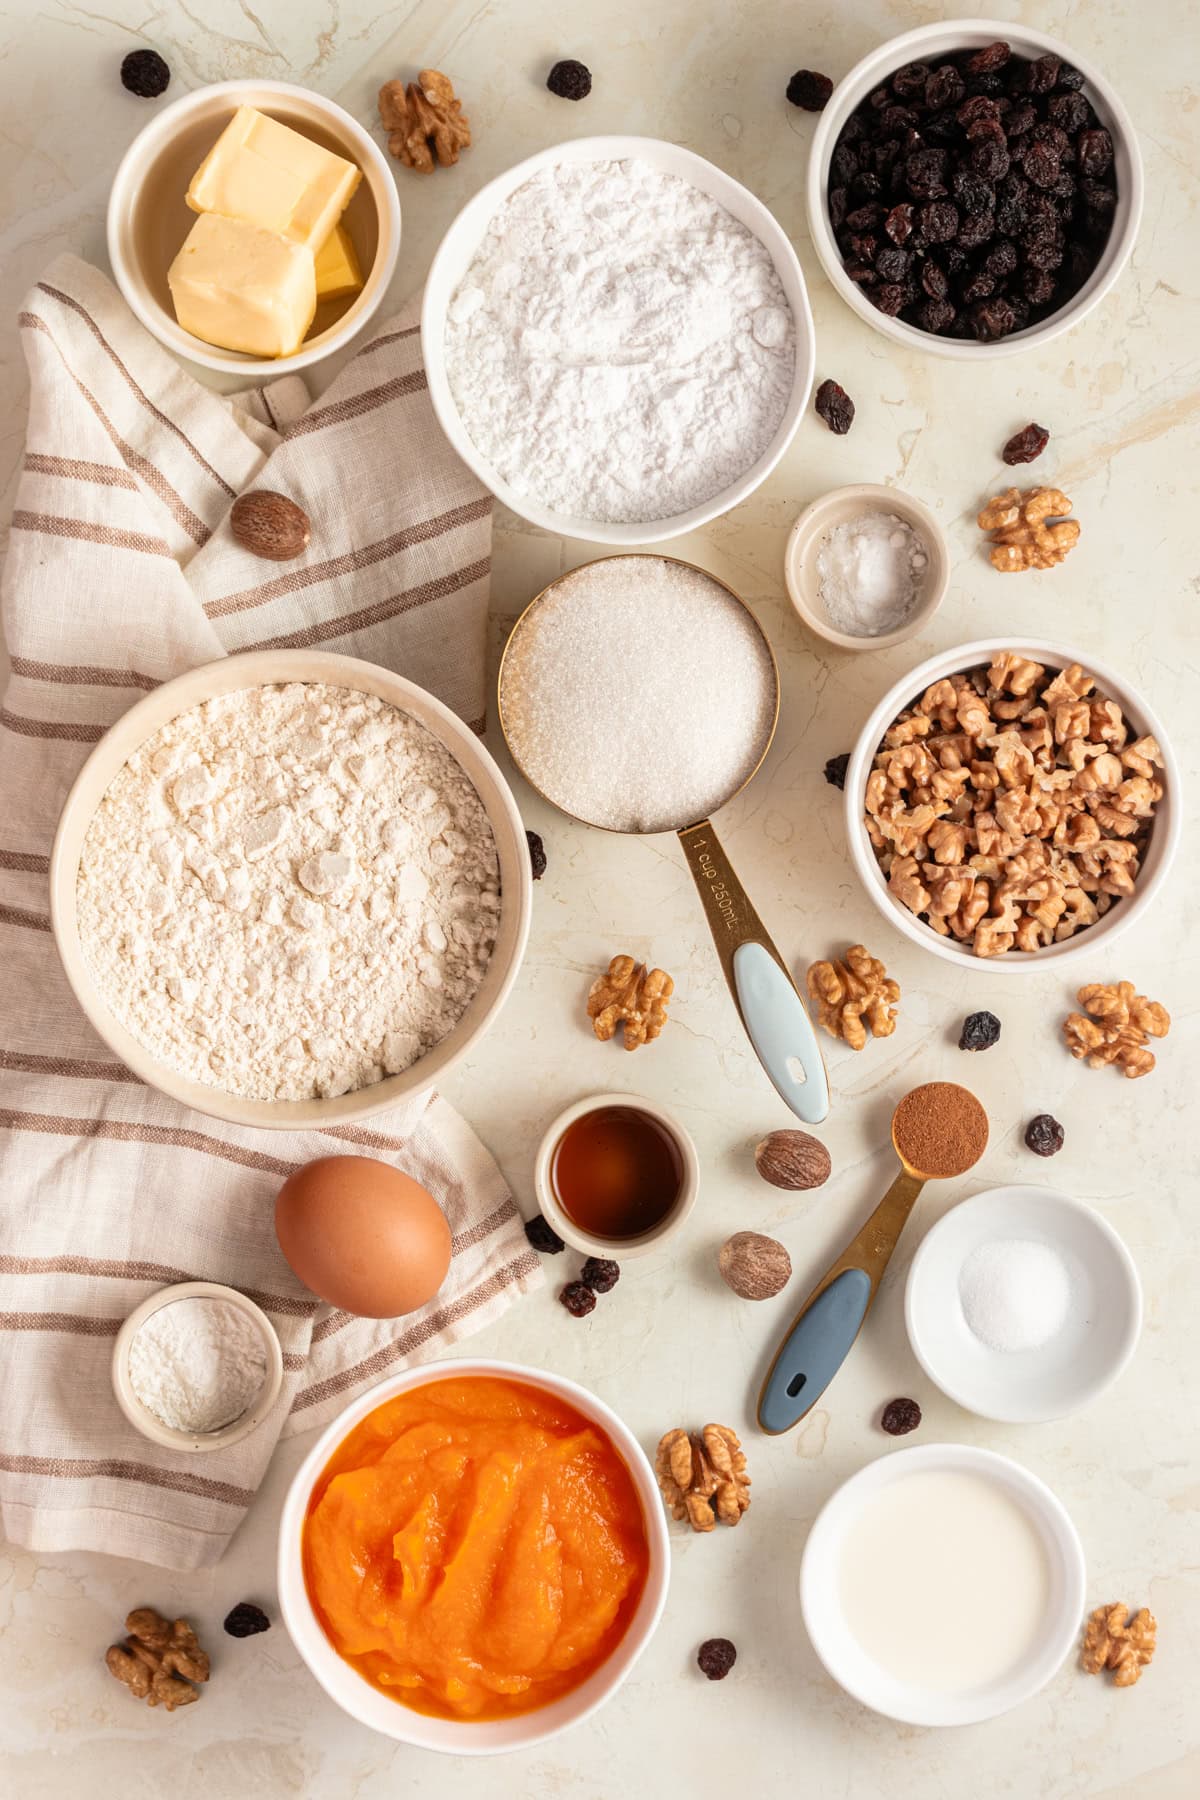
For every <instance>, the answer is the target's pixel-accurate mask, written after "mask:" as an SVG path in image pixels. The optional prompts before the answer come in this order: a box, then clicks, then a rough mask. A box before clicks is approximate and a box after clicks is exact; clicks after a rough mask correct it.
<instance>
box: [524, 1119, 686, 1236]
mask: <svg viewBox="0 0 1200 1800" xmlns="http://www.w3.org/2000/svg"><path fill="white" fill-rule="evenodd" d="M610 1106H623V1107H626V1108H627V1109H628V1110H629V1111H630V1112H637V1113H645V1115H646V1117H647V1118H648V1119H653V1120H654V1122H655V1123H656V1124H657V1125H660V1126H661V1127H662V1129H663V1130H664V1131H665V1132H666V1133H667V1135H668V1137H669V1138H670V1139H671V1141H672V1143H673V1144H674V1145H675V1148H676V1149H677V1150H678V1152H679V1163H680V1182H679V1193H678V1195H677V1197H676V1200H675V1204H674V1205H673V1206H672V1208H671V1210H670V1212H668V1213H667V1214H666V1215H665V1217H664V1218H662V1219H660V1220H659V1222H658V1224H657V1225H655V1226H654V1227H653V1229H652V1230H650V1231H644V1232H643V1233H642V1235H641V1236H640V1237H631V1238H605V1237H596V1236H594V1235H593V1233H592V1232H590V1231H585V1230H584V1229H583V1227H582V1226H581V1225H577V1224H576V1223H575V1221H574V1219H573V1218H572V1217H571V1215H570V1213H569V1212H567V1211H566V1210H565V1209H564V1207H563V1206H562V1205H561V1204H560V1202H559V1198H558V1195H557V1194H556V1193H555V1191H554V1179H553V1172H552V1171H553V1165H554V1152H555V1151H556V1150H557V1149H558V1146H559V1144H560V1143H561V1142H562V1139H563V1137H564V1136H565V1134H566V1132H567V1131H568V1130H569V1129H570V1127H571V1126H572V1125H574V1124H575V1122H576V1120H578V1119H582V1118H586V1116H587V1114H588V1113H594V1112H601V1111H603V1110H604V1108H606V1107H610ZM533 1191H534V1193H535V1194H536V1196H537V1203H538V1205H539V1206H540V1207H541V1209H542V1216H543V1217H544V1218H545V1219H546V1220H548V1222H549V1223H550V1224H551V1225H553V1227H554V1229H555V1231H557V1233H558V1235H559V1237H560V1238H562V1240H563V1242H564V1243H566V1244H570V1245H571V1248H572V1249H573V1250H579V1251H582V1253H583V1255H584V1256H611V1255H612V1254H613V1253H614V1252H616V1253H617V1254H619V1256H620V1258H621V1261H622V1262H627V1261H628V1259H629V1258H630V1257H631V1256H644V1255H645V1254H646V1252H647V1251H648V1250H657V1249H658V1248H659V1246H660V1245H661V1244H662V1243H663V1241H664V1240H665V1239H666V1238H670V1237H674V1236H675V1234H676V1232H678V1231H680V1230H681V1229H682V1227H683V1225H684V1224H685V1223H686V1221H687V1219H688V1217H689V1215H690V1213H691V1211H692V1208H693V1207H694V1206H695V1204H696V1196H697V1195H698V1194H699V1192H700V1158H699V1156H698V1155H697V1153H696V1146H695V1144H694V1143H693V1142H692V1139H691V1136H690V1134H689V1133H688V1132H687V1131H686V1130H685V1128H684V1126H683V1124H682V1122H681V1121H680V1120H679V1119H678V1118H677V1117H676V1116H675V1114H674V1113H673V1112H668V1111H667V1108H666V1107H665V1106H660V1105H659V1104H658V1102H657V1100H647V1099H646V1097H645V1095H644V1094H591V1095H589V1096H588V1098H587V1099H586V1100H577V1101H576V1102H575V1104H574V1106H568V1107H567V1108H566V1110H565V1111H563V1112H560V1113H559V1115H558V1117H557V1118H556V1119H555V1120H554V1122H553V1123H552V1124H551V1125H549V1126H547V1128H546V1132H545V1135H544V1136H543V1138H542V1141H541V1144H540V1146H539V1148H538V1153H537V1157H536V1159H535V1161H534V1165H533Z"/></svg>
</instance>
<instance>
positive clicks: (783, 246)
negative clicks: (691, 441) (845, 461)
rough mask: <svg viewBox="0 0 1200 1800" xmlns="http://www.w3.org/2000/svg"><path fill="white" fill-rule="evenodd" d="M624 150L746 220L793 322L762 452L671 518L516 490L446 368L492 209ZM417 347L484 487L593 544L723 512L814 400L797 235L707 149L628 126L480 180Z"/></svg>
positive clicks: (761, 471) (645, 537) (687, 526)
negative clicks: (782, 398) (788, 364)
mask: <svg viewBox="0 0 1200 1800" xmlns="http://www.w3.org/2000/svg"><path fill="white" fill-rule="evenodd" d="M623 157H636V158H637V159H638V160H639V161H640V162H644V163H649V164H650V166H651V167H652V168H655V169H658V170H661V171H662V172H663V173H664V174H668V175H679V176H681V177H682V178H683V179H684V180H685V181H690V182H691V184H692V186H693V187H696V188H699V189H700V191H701V193H704V194H708V195H710V196H711V197H712V198H713V199H714V200H717V201H719V202H720V204H721V205H722V206H723V207H725V209H726V211H728V212H730V213H732V214H733V216H734V218H735V219H738V220H740V221H741V223H742V224H743V225H745V226H746V227H747V229H748V230H749V231H752V232H753V233H754V235H755V237H757V238H758V239H759V241H760V242H761V243H762V244H764V245H765V247H766V249H767V251H768V252H769V254H770V257H771V260H772V262H773V263H774V264H775V271H776V274H777V275H778V276H779V279H780V281H781V283H782V284H783V289H784V292H785V293H786V295H787V298H788V302H789V304H790V306H791V309H792V315H793V317H794V319H795V322H796V368H795V374H794V377H793V380H792V394H791V399H790V400H789V401H788V406H787V411H786V412H785V413H784V416H783V419H782V421H781V422H780V426H779V429H778V431H777V432H776V433H775V436H774V437H773V438H772V440H771V442H770V444H769V445H768V446H767V448H766V450H765V451H764V452H763V454H762V455H761V456H760V457H759V458H758V461H757V462H755V463H752V464H751V465H750V467H749V468H748V469H746V470H745V472H744V473H743V474H742V475H740V476H739V477H738V479H737V480H736V481H734V482H732V483H731V484H730V485H729V486H728V487H726V488H722V489H721V491H720V492H719V493H717V494H714V495H713V496H712V498H711V499H710V500H705V501H704V502H703V504H702V505H700V506H693V507H691V508H690V509H689V511H687V512H684V513H676V514H675V516H674V517H673V518H669V519H658V520H649V521H642V522H638V521H634V522H633V523H629V524H612V523H607V522H605V521H603V520H598V519H586V518H574V517H572V516H571V515H570V514H567V513H558V512H553V511H551V509H550V508H549V507H546V506H542V505H541V504H540V503H539V502H538V501H537V500H536V499H534V498H532V497H531V496H529V495H527V494H518V493H517V492H516V491H515V489H514V488H513V487H512V486H511V485H510V483H509V482H507V481H505V480H504V479H503V478H502V477H501V476H500V475H498V474H497V473H496V471H495V470H494V469H493V468H492V466H491V464H490V463H489V462H488V461H487V459H486V458H485V457H484V456H483V455H481V453H480V452H479V451H478V450H477V449H476V447H475V445H474V443H473V442H472V440H471V438H470V436H469V435H468V433H467V430H466V427H465V426H464V424H463V421H462V419H461V417H460V415H459V411H458V407H457V405H456V404H455V401H454V396H453V394H452V393H451V391H450V383H449V381H448V379H447V377H446V363H445V351H444V338H445V325H446V314H447V310H448V308H449V305H450V300H451V298H452V297H453V294H454V291H455V289H456V288H457V287H458V284H459V282H460V281H461V280H462V278H463V276H464V275H465V274H466V272H467V268H468V266H469V264H470V262H471V259H472V257H473V256H474V254H475V252H476V250H477V249H478V248H479V245H480V243H481V242H482V240H483V237H484V235H485V233H486V231H487V228H488V226H489V224H490V223H491V220H492V218H493V216H494V214H495V213H496V212H497V211H498V209H499V208H500V206H501V205H502V204H503V203H504V201H505V200H507V198H508V196H509V195H510V194H511V193H513V192H514V190H515V189H517V188H519V187H520V186H522V184H523V183H524V182H526V181H528V180H529V179H530V177H531V176H533V175H536V174H537V173H538V171H539V170H541V169H544V168H547V167H550V166H552V165H556V164H561V163H593V162H612V161H617V160H620V159H621V158H623ZM421 348H422V353H423V356H424V360H425V373H426V375H427V377H428V380H429V397H430V399H431V400H432V402H433V410H434V412H435V413H436V414H437V417H438V421H439V423H440V425H441V427H442V430H443V431H444V432H445V434H446V436H447V437H448V438H449V440H450V442H451V444H452V445H453V446H454V449H455V450H456V451H457V453H458V455H459V456H461V458H462V460H463V461H464V462H465V463H466V465H467V467H468V468H469V469H471V470H473V471H474V473H475V474H476V475H477V476H478V477H479V480H480V481H482V482H483V484H484V486H485V487H488V488H490V489H491V491H492V493H493V494H495V496H496V498H497V499H498V500H502V501H503V502H504V504H505V506H507V507H509V508H510V510H511V511H512V512H515V513H516V514H518V516H519V517H521V518H523V519H528V521H529V522H530V524H532V525H539V526H541V528H542V530H543V531H548V532H551V533H552V534H553V535H554V536H555V537H570V538H586V539H588V540H589V541H590V542H592V543H596V544H612V545H618V546H626V547H628V546H630V545H640V544H660V543H663V542H665V540H666V539H668V538H673V537H681V536H682V535H683V533H684V532H686V531H694V530H695V529H696V528H697V526H699V525H704V524H706V523H707V522H708V520H709V519H715V518H718V517H719V516H720V515H721V514H722V513H727V512H728V511H729V510H730V509H731V508H732V507H734V506H737V505H738V503H739V502H740V501H742V500H744V499H745V498H746V496H747V495H748V494H752V493H753V492H754V490H755V488H756V487H758V485H759V483H760V482H762V481H765V480H766V478H767V476H768V475H769V474H770V473H771V470H772V469H773V468H774V467H775V465H776V463H777V462H778V461H779V459H780V457H781V456H782V455H783V453H784V451H785V450H786V449H787V447H788V445H789V444H790V443H791V441H792V438H793V436H794V435H795V432H796V427H797V426H798V425H799V423H800V420H801V418H802V416H803V413H804V408H805V406H806V405H807V404H808V396H809V390H810V389H811V387H812V378H813V366H814V362H813V358H814V345H813V326H812V313H811V311H810V309H809V304H808V293H807V290H806V288H805V286H804V276H803V275H802V274H801V272H800V264H799V261H798V260H797V257H796V252H795V251H794V250H793V248H792V244H791V240H790V239H789V238H788V236H787V233H786V232H785V231H784V230H783V228H782V226H780V225H779V224H778V222H777V221H776V219H775V218H774V216H773V214H772V213H770V212H769V211H768V210H767V208H766V207H765V206H764V205H763V203H762V201H761V200H758V199H756V198H755V196H754V195H753V194H752V193H751V192H750V190H749V189H748V188H744V187H743V186H742V185H741V183H740V182H738V181H734V179H733V177H732V176H731V175H726V174H725V172H724V171H723V170H722V169H718V168H717V167H716V165H715V164H713V163H710V162H706V161H705V159H704V157H702V156H697V155H695V154H694V152H693V151H691V150H684V149H683V148H682V147H681V146H680V145H678V144H669V143H667V142H665V141H664V140H662V139H660V138H644V137H625V136H613V137H590V138H577V139H576V140H575V141H574V142H572V143H566V144H557V145H555V146H554V147H553V148H552V149H549V150H541V151H539V152H538V154H537V155H536V156H530V157H527V158H526V159H525V161H524V162H519V163H517V164H516V166H515V167H514V168H511V169H508V170H506V172H505V173H504V174H503V175H498V176H497V177H496V179H495V180H494V181H490V182H489V183H488V185H487V186H486V187H484V188H481V189H480V191H479V192H478V193H477V194H476V195H475V197H474V199H472V200H469V201H468V202H467V204H466V206H464V207H463V209H462V211H461V212H460V213H459V215H458V217H457V218H456V219H455V220H454V222H453V224H452V225H451V226H450V229H449V230H448V231H447V233H446V235H445V237H444V238H443V239H442V242H441V244H440V246H439V248H438V251H437V254H436V255H435V257H434V259H433V263H432V266H431V267H430V270H429V279H428V281H427V282H426V283H425V299H424V302H423V305H422V308H421Z"/></svg>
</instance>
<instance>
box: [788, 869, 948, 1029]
mask: <svg viewBox="0 0 1200 1800" xmlns="http://www.w3.org/2000/svg"><path fill="white" fill-rule="evenodd" d="M926 898H927V899H928V896H926ZM808 992H809V998H810V999H812V1000H815V1001H816V1003H817V1008H818V1012H817V1016H818V1018H819V1019H820V1021H821V1024H822V1025H823V1026H824V1027H825V1029H826V1031H827V1032H828V1033H829V1034H830V1036H831V1037H837V1038H842V1039H844V1041H845V1042H846V1043H847V1044H849V1046H850V1048H851V1049H852V1050H861V1049H862V1047H863V1045H864V1044H865V1043H866V1041H867V1031H868V1029H869V1030H870V1032H871V1035H872V1036H873V1037H877V1038H883V1037H891V1035H892V1033H893V1031H895V1029H896V1009H897V1007H898V1005H899V1003H900V983H899V982H898V981H893V980H892V978H891V977H890V976H889V974H888V972H887V970H886V969H885V968H884V966H883V964H882V963H881V962H880V960H879V958H878V957H877V956H868V955H867V952H866V949H865V947H864V946H863V945H862V944H851V946H850V948H849V949H848V950H847V952H846V954H845V956H844V957H843V958H842V959H841V961H840V962H836V961H835V962H816V963H814V964H813V965H812V968H811V969H810V970H809V971H808Z"/></svg>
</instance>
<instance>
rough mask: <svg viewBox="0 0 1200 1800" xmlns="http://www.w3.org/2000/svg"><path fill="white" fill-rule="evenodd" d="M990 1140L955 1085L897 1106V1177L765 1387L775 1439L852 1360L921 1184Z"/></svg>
mask: <svg viewBox="0 0 1200 1800" xmlns="http://www.w3.org/2000/svg"><path fill="white" fill-rule="evenodd" d="M987 1141H988V1117H987V1114H986V1112H984V1110H983V1107H982V1106H981V1105H980V1104H979V1101H978V1100H977V1099H976V1098H975V1096H974V1094H972V1093H970V1092H968V1090H967V1089H966V1088H964V1087H959V1086H958V1085H957V1083H956V1082H953V1081H930V1082H927V1083H926V1084H925V1086H924V1087H918V1088H913V1090H912V1092H911V1093H908V1094H906V1095H905V1096H904V1098H903V1100H901V1102H900V1104H899V1105H898V1106H897V1108H896V1110H895V1112H894V1113H893V1114H892V1146H893V1148H894V1150H895V1152H896V1155H897V1156H898V1157H899V1158H900V1173H899V1174H898V1175H897V1177H896V1179H895V1181H893V1183H892V1185H891V1187H890V1188H889V1189H888V1191H887V1193H886V1194H885V1195H884V1196H883V1199H882V1200H881V1201H880V1202H879V1205H878V1206H877V1207H876V1208H875V1211H874V1212H873V1213H872V1214H871V1216H870V1218H869V1219H868V1220H867V1222H866V1224H865V1225H864V1226H863V1228H862V1230H861V1231H860V1232H859V1234H858V1236H857V1237H856V1238H854V1239H853V1241H852V1242H851V1243H849V1244H847V1246H846V1248H845V1249H844V1250H843V1252H842V1254H841V1255H840V1256H839V1257H838V1259H837V1261H836V1262H835V1263H834V1265H833V1267H832V1268H831V1269H830V1270H829V1271H828V1273H827V1274H825V1275H823V1276H822V1277H821V1279H820V1281H819V1282H818V1283H817V1285H816V1287H815V1288H814V1289H813V1291H812V1293H811V1294H810V1295H809V1296H808V1299H807V1300H806V1301H805V1302H804V1305H803V1306H802V1307H801V1308H800V1311H799V1312H798V1313H797V1314H796V1317H795V1318H794V1319H793V1320H792V1323H791V1325H790V1326H789V1328H788V1333H787V1336H786V1337H785V1338H784V1340H783V1342H782V1344H780V1346H779V1349H778V1350H777V1351H776V1352H775V1360H774V1361H773V1362H772V1364H771V1367H770V1368H769V1370H768V1371H767V1377H766V1380H765V1381H764V1382H763V1384H762V1391H761V1393H760V1394H759V1396H758V1422H759V1425H760V1426H761V1427H762V1429H763V1430H764V1431H766V1432H769V1433H770V1434H771V1436H772V1437H777V1436H778V1435H779V1434H780V1433H781V1432H784V1431H790V1430H791V1428H792V1426H793V1425H798V1424H799V1423H800V1421H801V1419H803V1418H804V1417H805V1415H806V1414H807V1413H808V1412H809V1411H810V1410H811V1408H812V1407H814V1406H815V1405H816V1403H817V1401H818V1400H819V1399H820V1398H821V1395H822V1394H823V1393H824V1392H825V1389H826V1388H827V1387H828V1386H829V1384H830V1382H831V1381H832V1380H833V1378H834V1376H835V1375H836V1374H837V1372H838V1370H839V1369H840V1368H841V1366H842V1364H843V1363H844V1362H845V1360H846V1358H847V1356H848V1355H849V1354H850V1351H851V1350H852V1349H853V1347H854V1342H855V1339H856V1338H857V1337H858V1334H859V1332H860V1331H861V1330H862V1324H863V1320H864V1319H865V1318H866V1316H867V1313H868V1312H869V1311H870V1308H871V1302H872V1301H873V1300H874V1298H875V1296H876V1294H877V1293H878V1292H879V1283H880V1281H881V1280H882V1279H883V1271H884V1270H885V1269H886V1268H887V1266H888V1262H889V1260H890V1258H891V1254H892V1251H893V1250H894V1249H895V1248H896V1244H897V1242H898V1241H899V1238H900V1233H901V1232H902V1231H903V1230H904V1227H905V1225H906V1224H907V1222H908V1215H909V1214H910V1213H911V1211H912V1209H913V1207H914V1205H915V1204H916V1200H917V1195H918V1194H919V1193H920V1192H921V1189H922V1188H923V1187H924V1186H925V1183H926V1182H927V1181H935V1180H936V1181H942V1180H945V1179H947V1178H948V1177H950V1176H952V1175H965V1174H966V1172H967V1170H968V1169H970V1168H973V1167H974V1165H975V1164H976V1163H977V1162H978V1161H979V1158H980V1157H981V1156H982V1155H983V1153H984V1151H985V1150H986V1148H987Z"/></svg>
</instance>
